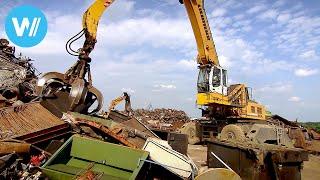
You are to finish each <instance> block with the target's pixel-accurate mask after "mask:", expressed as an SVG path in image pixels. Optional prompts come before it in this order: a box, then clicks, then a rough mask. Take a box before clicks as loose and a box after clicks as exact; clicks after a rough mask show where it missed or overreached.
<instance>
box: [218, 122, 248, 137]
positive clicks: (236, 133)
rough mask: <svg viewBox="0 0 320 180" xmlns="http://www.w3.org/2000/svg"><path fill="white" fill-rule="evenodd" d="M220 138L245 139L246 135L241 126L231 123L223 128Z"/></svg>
mask: <svg viewBox="0 0 320 180" xmlns="http://www.w3.org/2000/svg"><path fill="white" fill-rule="evenodd" d="M220 138H221V139H222V140H236V141H244V140H245V135H244V132H243V131H242V129H241V127H240V126H237V125H234V124H229V125H226V126H225V127H224V128H223V129H222V131H221V133H220Z"/></svg>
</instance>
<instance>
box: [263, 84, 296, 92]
mask: <svg viewBox="0 0 320 180" xmlns="http://www.w3.org/2000/svg"><path fill="white" fill-rule="evenodd" d="M292 90H293V86H292V84H291V83H283V82H278V83H274V84H270V85H266V86H264V87H261V88H259V89H257V91H258V92H264V93H281V94H282V93H288V92H291V91H292Z"/></svg>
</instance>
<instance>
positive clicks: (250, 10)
mask: <svg viewBox="0 0 320 180" xmlns="http://www.w3.org/2000/svg"><path fill="white" fill-rule="evenodd" d="M264 9H266V7H265V6H264V5H256V6H254V7H252V8H250V9H249V10H247V13H249V14H253V13H257V12H260V11H262V10H264Z"/></svg>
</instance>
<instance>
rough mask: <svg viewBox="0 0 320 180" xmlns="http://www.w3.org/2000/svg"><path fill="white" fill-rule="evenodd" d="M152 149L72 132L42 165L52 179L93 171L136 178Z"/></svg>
mask: <svg viewBox="0 0 320 180" xmlns="http://www.w3.org/2000/svg"><path fill="white" fill-rule="evenodd" d="M148 156H149V153H148V152H146V151H143V150H139V149H132V148H128V147H125V146H121V145H117V144H112V143H108V142H103V141H100V140H95V139H91V138H87V137H82V136H79V135H74V136H72V137H71V138H70V139H69V140H68V141H67V142H66V143H65V144H64V145H63V146H62V147H61V148H59V150H58V151H57V152H56V153H55V154H53V155H52V157H51V158H50V159H49V160H48V161H47V162H46V163H45V164H44V165H43V166H42V167H41V169H42V171H43V172H44V174H45V175H46V176H48V177H49V178H50V179H59V180H60V179H62V180H63V179H76V178H77V177H81V176H85V174H86V173H88V172H92V173H93V174H95V175H96V176H98V177H101V179H108V180H112V179H137V178H138V177H139V176H141V175H142V174H143V172H142V167H143V165H144V161H143V160H146V159H147V158H148Z"/></svg>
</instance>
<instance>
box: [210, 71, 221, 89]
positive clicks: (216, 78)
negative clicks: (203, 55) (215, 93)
mask: <svg viewBox="0 0 320 180" xmlns="http://www.w3.org/2000/svg"><path fill="white" fill-rule="evenodd" d="M220 84H221V72H220V69H219V68H213V70H212V86H213V87H219V86H220Z"/></svg>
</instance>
